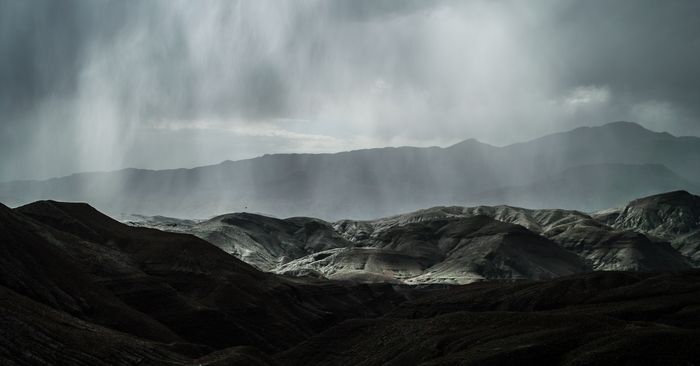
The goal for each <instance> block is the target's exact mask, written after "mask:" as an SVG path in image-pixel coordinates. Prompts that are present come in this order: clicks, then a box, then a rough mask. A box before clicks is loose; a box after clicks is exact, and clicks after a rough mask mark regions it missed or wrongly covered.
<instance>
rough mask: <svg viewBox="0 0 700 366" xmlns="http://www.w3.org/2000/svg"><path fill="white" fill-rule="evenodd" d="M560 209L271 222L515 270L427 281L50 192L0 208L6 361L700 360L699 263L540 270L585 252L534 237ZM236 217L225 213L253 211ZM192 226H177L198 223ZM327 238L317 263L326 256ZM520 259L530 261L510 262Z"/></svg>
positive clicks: (383, 258) (389, 260) (352, 253)
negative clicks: (315, 270)
mask: <svg viewBox="0 0 700 366" xmlns="http://www.w3.org/2000/svg"><path fill="white" fill-rule="evenodd" d="M469 211H473V213H468V212H469ZM489 212H490V214H491V216H489ZM564 213H565V212H537V211H532V212H530V211H527V210H522V209H518V210H515V209H511V208H508V209H506V208H504V207H491V208H485V207H482V208H471V209H465V208H439V209H430V210H425V211H423V212H417V213H413V214H410V215H402V216H396V217H392V218H389V219H385V220H379V221H377V222H347V221H344V222H339V223H335V224H334V226H336V228H334V230H335V231H334V232H335V233H336V234H333V233H332V232H330V231H329V226H326V225H321V226H317V227H315V228H309V227H308V224H309V223H314V224H312V225H311V226H313V225H315V224H316V223H317V222H316V221H315V220H313V219H303V220H301V219H292V220H289V221H290V222H291V224H289V226H286V225H285V224H283V223H280V222H278V221H275V220H269V221H267V220H265V221H263V222H265V223H267V224H268V225H272V223H276V225H277V226H275V227H276V228H277V229H279V231H277V232H276V233H277V234H275V235H280V236H283V237H285V238H289V237H291V238H293V239H294V240H296V241H297V243H301V242H305V243H308V246H307V247H303V246H299V247H294V248H293V251H303V250H307V248H313V246H314V245H317V244H318V243H319V242H318V241H316V239H313V238H319V237H320V236H314V235H313V233H320V234H319V235H330V237H332V238H334V239H335V240H338V242H343V241H345V242H349V243H352V241H350V240H349V239H347V237H353V238H357V239H358V240H371V241H373V242H376V243H383V244H382V246H383V247H385V248H386V250H381V251H380V250H378V248H366V247H344V248H334V249H330V251H333V250H337V251H338V252H333V253H334V254H332V255H339V253H340V252H343V253H345V254H343V255H339V256H340V257H344V258H339V259H338V261H339V262H341V263H347V264H348V265H351V264H352V263H358V262H364V263H374V265H376V266H377V267H386V266H388V265H392V266H399V265H400V266H401V268H404V269H403V271H404V272H403V273H408V272H410V271H411V268H410V267H404V265H403V263H408V262H409V259H406V257H407V256H406V255H404V254H400V253H401V252H402V251H407V252H410V253H412V254H414V255H415V256H416V258H422V259H416V258H413V259H412V261H413V263H416V264H415V265H418V266H420V265H423V266H426V265H427V264H426V263H423V262H421V261H422V260H429V259H431V258H434V256H437V255H438V254H436V252H435V250H434V248H433V249H431V246H434V245H437V246H440V247H444V249H446V250H445V252H446V253H449V254H448V255H447V257H446V258H445V259H444V260H443V261H442V262H441V264H440V266H441V268H447V267H450V266H460V267H461V266H464V267H463V268H465V269H466V270H468V271H472V272H470V273H480V274H486V275H487V276H489V275H491V274H494V277H495V278H508V280H491V281H481V282H478V283H473V284H469V285H462V286H446V285H441V286H432V287H431V286H405V285H397V284H388V283H383V284H361V283H358V282H357V281H338V280H319V279H314V278H313V277H310V276H304V277H286V276H280V275H276V274H272V273H266V272H261V271H259V270H257V269H255V268H254V267H252V266H250V265H248V264H246V263H244V262H242V261H240V260H238V259H237V258H235V257H234V256H233V255H230V254H228V253H226V252H225V251H223V250H221V249H219V248H217V247H216V246H214V245H212V244H210V243H209V242H207V241H205V240H202V239H199V238H197V237H195V236H192V235H189V234H183V233H169V232H164V231H160V230H156V229H149V228H143V227H133V226H128V225H125V224H122V223H119V222H117V221H115V220H113V219H111V218H109V217H107V216H105V215H103V214H101V213H100V212H98V211H97V210H95V209H93V208H92V207H90V206H88V205H85V204H80V203H61V202H55V201H40V202H35V203H32V204H30V205H27V206H23V207H20V208H17V209H14V210H12V209H9V208H7V207H6V206H3V205H0V363H1V364H3V365H13V366H14V365H64V364H65V365H68V364H70V365H348V364H353V365H354V364H357V365H387V364H390V365H404V364H411V365H450V364H461V365H483V364H514V365H515V364H528V363H537V364H542V365H582V364H586V365H608V364H630V365H631V364H664V365H688V364H697V363H698V362H700V352H699V351H698V347H697V339H698V337H699V336H700V323H699V322H698V319H700V307H699V306H698V302H697V298H698V297H700V272H698V270H692V269H688V270H682V271H664V272H618V271H602V272H589V273H583V274H575V275H569V276H563V277H558V278H556V279H548V280H544V278H548V277H552V276H554V275H557V276H558V275H566V274H567V273H571V272H574V271H577V270H580V267H579V266H581V263H582V262H583V259H582V258H581V257H580V256H577V255H576V254H574V253H573V252H570V251H568V250H566V249H564V248H562V247H561V246H560V245H559V244H557V242H555V241H553V240H550V239H547V238H546V237H545V236H541V235H539V234H537V232H547V230H551V229H550V226H551V225H553V222H556V221H558V220H557V218H558V217H560V216H562V217H563V218H566V217H572V216H579V215H582V214H580V213H569V214H564ZM494 217H499V218H500V219H501V220H505V218H506V217H510V218H511V219H512V220H514V221H519V222H521V223H522V224H523V225H516V224H513V223H506V222H503V221H499V220H496V219H494ZM581 217H582V218H583V219H585V215H583V216H581ZM228 218H229V219H231V218H235V219H236V220H242V218H246V215H238V216H236V215H234V216H228ZM217 219H218V220H222V221H223V220H225V218H223V217H222V218H217ZM560 219H561V218H560ZM236 220H233V221H231V220H229V223H228V224H234V223H235V224H236V225H242V226H245V225H250V222H251V221H255V222H259V220H258V219H257V218H255V217H252V218H249V220H243V221H236ZM553 220H554V221H553ZM157 221H169V220H157ZM283 221H286V220H283ZM528 222H529V224H528ZM244 223H245V225H243V224H244ZM172 224H173V223H172V222H170V225H172ZM185 224H186V225H181V224H178V225H176V226H178V228H182V227H183V226H187V225H192V224H193V223H190V222H188V223H185ZM201 224H203V223H201ZM525 224H528V225H529V226H530V229H531V230H530V229H527V228H526V227H525V226H524V225H525ZM194 225H198V224H196V223H195V224H194ZM293 225H297V226H296V228H297V229H296V231H294V233H293V235H290V234H289V232H291V231H292V229H293V228H294V226H293ZM170 227H172V226H170ZM331 227H333V226H331ZM340 227H343V228H344V230H340ZM552 227H557V226H556V225H555V226H552ZM252 228H253V227H252V226H248V227H247V229H248V230H252ZM299 228H301V230H302V231H301V232H299V230H300V229H299ZM304 228H307V229H308V231H303V230H304ZM426 228H429V229H430V230H427V229H426ZM251 232H254V231H251ZM302 233H306V234H309V235H302ZM350 233H352V235H350ZM285 235H288V236H285ZM363 235H364V236H363ZM310 238H311V239H310ZM290 240H291V239H290ZM436 240H437V242H436ZM321 241H322V240H321ZM283 247H285V246H283ZM318 249H319V250H320V251H318V252H317V253H316V254H315V255H317V256H319V254H320V256H321V257H323V256H324V255H325V253H326V252H328V251H329V250H325V249H323V248H318ZM314 250H315V249H314ZM370 257H374V259H372V261H370V260H364V259H362V258H370ZM517 257H524V258H525V259H524V260H522V261H519V262H514V263H513V262H511V261H510V260H509V258H510V259H512V258H517ZM302 258H303V257H302ZM326 258H328V257H326ZM357 258H360V259H359V260H358V259H357ZM322 259H323V258H320V259H319V260H322ZM522 263H527V264H529V265H527V266H522ZM375 272H376V271H374V272H372V271H366V273H375ZM454 272H455V270H454V269H445V271H444V272H441V273H454ZM504 273H507V274H508V275H503V274H504ZM380 275H381V273H377V276H380ZM385 276H386V275H385ZM349 277H350V278H352V276H349ZM388 277H392V278H398V276H397V275H392V276H388ZM518 278H520V280H516V281H514V280H513V279H518ZM525 278H540V279H541V280H539V281H532V280H527V279H525ZM416 282H418V281H416Z"/></svg>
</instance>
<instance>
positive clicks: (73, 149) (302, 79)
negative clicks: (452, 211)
mask: <svg viewBox="0 0 700 366" xmlns="http://www.w3.org/2000/svg"><path fill="white" fill-rule="evenodd" d="M698 65H700V1H644V0H629V1H589V0H586V1H566V0H552V1H497V0H494V1H459V2H448V1H444V2H428V1H380V0H367V1H358V0H348V1H269V2H268V1H260V0H254V1H243V2H236V1H229V0H226V1H172V0H167V1H100V0H85V1H71V0H64V1H53V0H46V1H39V0H31V1H21V0H0V156H1V159H2V160H0V162H1V165H0V180H12V179H23V178H46V177H51V176H58V175H67V174H70V173H73V172H77V171H93V170H112V169H119V168H124V167H141V168H172V167H192V166H196V165H203V164H213V163H218V162H220V161H223V160H226V159H241V158H248V157H253V156H257V155H261V154H264V153H276V152H335V151H342V150H349V149H356V148H365V147H380V146H397V145H415V146H430V145H439V146H446V145H449V144H452V143H455V142H458V141H460V140H464V139H467V138H476V139H478V140H480V141H483V142H487V143H491V144H495V145H503V144H508V143H512V142H518V141H523V140H527V139H531V138H535V137H539V136H541V135H544V134H548V133H552V132H559V131H563V130H567V129H570V128H573V127H577V126H584V125H599V124H603V123H605V122H610V121H617V120H628V121H636V122H639V123H640V124H642V125H644V126H646V127H647V128H650V129H653V130H657V131H668V132H671V133H673V134H676V135H700V120H699V118H700V67H699V66H698Z"/></svg>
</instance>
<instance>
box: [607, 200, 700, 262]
mask: <svg viewBox="0 0 700 366" xmlns="http://www.w3.org/2000/svg"><path fill="white" fill-rule="evenodd" d="M595 216H596V218H598V219H599V220H600V221H602V222H604V223H606V224H608V225H610V226H612V227H615V228H619V229H627V230H634V231H637V232H641V233H645V234H647V235H649V236H651V237H655V238H659V239H662V240H666V241H669V242H670V243H671V245H673V247H674V248H676V249H678V251H680V252H681V253H683V255H685V256H687V257H688V258H690V259H691V260H692V261H693V262H694V263H695V264H696V265H700V197H699V196H695V195H693V194H690V193H688V192H686V191H675V192H668V193H663V194H658V195H654V196H650V197H644V198H640V199H637V200H634V201H632V202H630V203H629V204H627V205H626V206H624V207H622V208H620V209H612V210H606V211H603V212H599V213H597V214H596V215H595Z"/></svg>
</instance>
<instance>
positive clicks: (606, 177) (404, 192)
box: [0, 122, 700, 220]
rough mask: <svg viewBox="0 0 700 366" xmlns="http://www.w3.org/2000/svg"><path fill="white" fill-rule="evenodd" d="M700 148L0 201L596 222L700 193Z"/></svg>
mask: <svg viewBox="0 0 700 366" xmlns="http://www.w3.org/2000/svg"><path fill="white" fill-rule="evenodd" d="M698 162H700V138H698V137H677V136H673V135H670V134H668V133H664V132H653V131H650V130H647V129H645V128H643V127H642V126H640V125H638V124H635V123H630V122H614V123H609V124H606V125H603V126H599V127H583V128H577V129H574V130H571V131H568V132H563V133H557V134H552V135H548V136H544V137H542V138H539V139H535V140H532V141H528V142H523V143H518V144H513V145H508V146H504V147H496V146H491V145H487V144H484V143H480V142H478V141H476V140H466V141H463V142H461V143H458V144H456V145H453V146H449V147H446V148H439V147H430V148H415V147H400V148H381V149H368V150H357V151H350V152H342V153H337V154H278V155H265V156H262V157H259V158H254V159H249V160H241V161H225V162H223V163H221V164H217V165H212V166H205V167H199V168H194V169H175V170H160V171H151V170H140V169H125V170H120V171H114V172H103V173H80V174H74V175H70V176H67V177H61V178H54V179H49V180H45V181H17V182H8V183H2V184H0V201H2V202H5V203H7V204H10V205H20V204H25V203H29V202H32V201H35V200H39V199H55V200H65V201H81V202H88V203H90V204H92V205H94V206H95V207H96V208H98V209H100V210H103V211H105V212H107V213H109V214H111V215H115V216H117V215H120V214H123V213H138V214H146V215H165V216H173V217H185V218H193V217H199V218H203V217H211V216H213V215H216V214H223V213H228V212H240V211H248V212H262V213H266V214H269V215H274V216H278V217H288V216H311V217H318V218H322V219H326V220H337V219H344V218H355V219H368V218H377V217H382V216H387V215H391V214H395V213H398V212H407V211H411V210H416V209H421V208H424V207H432V206H436V205H454V204H461V205H477V204H488V205H498V204H508V205H513V206H522V207H530V208H564V209H576V210H580V211H589V212H590V211H596V210H600V209H605V208H610V207H617V206H620V205H622V204H624V203H626V202H627V201H630V200H632V199H635V198H637V197H641V196H646V195H650V194H655V193H661V192H667V191H672V190H679V189H683V190H686V191H689V192H691V193H698V192H700V188H699V187H700V165H699V164H700V163H698Z"/></svg>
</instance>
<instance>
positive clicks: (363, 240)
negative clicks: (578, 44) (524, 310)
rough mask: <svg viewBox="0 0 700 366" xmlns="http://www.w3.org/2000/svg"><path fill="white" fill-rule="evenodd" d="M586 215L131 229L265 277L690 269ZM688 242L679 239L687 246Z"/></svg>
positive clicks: (509, 275) (226, 219) (437, 277)
mask: <svg viewBox="0 0 700 366" xmlns="http://www.w3.org/2000/svg"><path fill="white" fill-rule="evenodd" d="M612 212H613V211H611V213H610V214H612ZM615 212H616V211H615ZM594 216H595V217H593V216H591V215H589V214H586V213H583V212H579V211H573V210H561V209H538V210H534V209H524V208H519V207H511V206H475V207H460V206H450V207H433V208H430V209H424V210H419V211H415V212H411V213H407V214H402V215H396V216H391V217H387V218H383V219H377V220H366V221H357V220H341V221H338V222H335V223H328V222H325V221H322V220H318V219H312V218H289V219H276V218H271V217H266V216H262V215H256V214H248V213H239V214H229V215H223V216H219V217H216V218H213V219H211V220H207V221H204V222H200V223H189V224H183V223H182V221H181V220H180V221H173V219H168V218H161V219H158V220H157V219H154V218H150V219H146V220H145V221H141V222H139V223H133V222H132V224H137V225H150V226H153V227H158V228H161V229H165V230H174V231H183V232H189V233H192V234H194V235H197V236H199V237H200V238H203V239H205V240H208V241H210V242H211V243H213V244H215V245H217V246H218V247H220V248H222V249H224V250H225V251H226V252H228V253H230V254H232V255H234V256H236V257H237V258H239V259H241V260H243V261H245V262H248V263H250V264H252V265H254V266H256V267H257V268H259V269H262V270H265V271H271V272H275V273H280V274H285V275H293V276H311V277H321V278H334V279H351V280H354V281H360V282H388V283H407V284H422V283H453V284H454V283H468V282H473V281H477V280H483V279H543V278H552V277H557V276H562V275H567V274H572V273H579V272H582V271H586V270H629V271H664V270H679V269H686V268H690V267H691V262H690V261H689V259H691V258H687V257H684V256H683V254H685V253H683V254H682V253H681V252H679V250H677V249H676V248H674V247H673V246H671V245H670V244H669V242H674V240H676V241H675V243H677V238H678V237H679V236H676V235H678V234H674V235H673V236H663V237H661V236H658V235H651V234H650V233H649V232H648V231H644V230H641V229H640V230H630V228H629V227H625V226H622V225H617V226H615V227H613V226H609V225H607V224H606V223H605V222H607V221H606V220H609V217H608V216H606V217H603V216H601V215H594ZM618 216H619V215H618ZM618 216H615V217H618ZM601 220H602V221H601ZM173 222H176V223H177V225H176V226H172V225H173ZM676 232H678V230H676ZM684 233H685V232H684ZM694 234H696V232H693V231H691V232H690V233H686V234H683V233H681V234H680V237H681V238H686V239H684V240H686V242H685V243H687V240H688V239H687V238H691V239H692V237H693V235H694ZM678 248H680V247H678ZM685 248H686V249H688V248H692V243H691V245H690V246H686V247H685ZM571 254H575V255H576V257H574V256H572V255H571Z"/></svg>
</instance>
